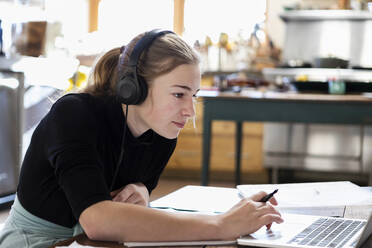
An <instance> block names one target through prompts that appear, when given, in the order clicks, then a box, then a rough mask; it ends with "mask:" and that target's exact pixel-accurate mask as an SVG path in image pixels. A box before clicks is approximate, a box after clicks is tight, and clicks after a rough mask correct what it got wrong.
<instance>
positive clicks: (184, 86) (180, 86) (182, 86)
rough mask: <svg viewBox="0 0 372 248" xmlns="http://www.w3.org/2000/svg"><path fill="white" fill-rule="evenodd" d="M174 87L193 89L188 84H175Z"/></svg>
mask: <svg viewBox="0 0 372 248" xmlns="http://www.w3.org/2000/svg"><path fill="white" fill-rule="evenodd" d="M172 87H179V88H182V89H185V90H188V91H191V88H190V87H188V86H186V85H179V84H175V85H172Z"/></svg>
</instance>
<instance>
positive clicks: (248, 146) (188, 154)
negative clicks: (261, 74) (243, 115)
mask: <svg viewBox="0 0 372 248" xmlns="http://www.w3.org/2000/svg"><path fill="white" fill-rule="evenodd" d="M202 122H203V102H202V100H198V102H197V103H196V120H195V128H194V125H193V121H192V120H190V121H189V122H188V123H187V124H186V126H185V128H184V129H183V130H182V131H181V133H180V135H179V136H178V142H177V147H176V150H175V152H174V153H173V155H172V157H171V159H170V161H169V163H168V166H167V169H166V170H177V169H179V170H191V171H195V172H196V171H198V172H201V160H202V132H203V123H202ZM262 137H263V124H262V123H258V122H257V123H254V122H249V123H248V122H245V123H243V138H242V160H241V168H242V173H249V172H255V173H257V172H262V171H264V169H263V166H262V140H263V139H262ZM234 154H235V123H234V122H231V121H214V122H213V124H212V149H211V165H210V169H211V171H212V173H213V172H214V171H218V172H231V173H233V172H234V171H235V163H234V161H235V160H234Z"/></svg>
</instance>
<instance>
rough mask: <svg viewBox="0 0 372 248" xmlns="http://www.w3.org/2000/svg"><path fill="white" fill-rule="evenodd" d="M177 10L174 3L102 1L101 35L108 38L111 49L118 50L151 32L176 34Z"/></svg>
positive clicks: (152, 0)
mask: <svg viewBox="0 0 372 248" xmlns="http://www.w3.org/2000/svg"><path fill="white" fill-rule="evenodd" d="M173 6H174V5H173V0H156V1H154V0H136V1H132V0H101V2H100V4H99V10H98V31H99V32H100V33H101V32H102V33H104V35H105V36H106V37H107V39H106V41H107V42H108V43H110V44H106V45H107V46H109V47H115V46H121V45H123V44H126V43H128V42H129V41H130V40H131V39H132V38H133V37H134V36H136V35H138V34H139V33H141V32H145V31H148V30H151V29H155V28H162V29H169V30H172V29H173ZM106 41H105V42H106Z"/></svg>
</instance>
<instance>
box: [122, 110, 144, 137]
mask: <svg viewBox="0 0 372 248" xmlns="http://www.w3.org/2000/svg"><path fill="white" fill-rule="evenodd" d="M121 107H122V109H123V113H124V116H125V114H126V105H125V104H122V105H121ZM127 125H128V128H129V130H130V132H131V133H132V135H133V136H134V137H135V138H137V137H139V136H141V135H142V134H143V133H144V132H146V131H147V130H149V128H148V127H147V126H146V125H145V124H144V122H143V121H142V118H141V117H140V116H139V115H138V113H137V111H136V107H135V106H133V105H129V106H128V117H127Z"/></svg>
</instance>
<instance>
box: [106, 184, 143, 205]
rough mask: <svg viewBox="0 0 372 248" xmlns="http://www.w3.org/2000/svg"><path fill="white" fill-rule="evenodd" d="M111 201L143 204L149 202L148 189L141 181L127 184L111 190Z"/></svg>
mask: <svg viewBox="0 0 372 248" xmlns="http://www.w3.org/2000/svg"><path fill="white" fill-rule="evenodd" d="M110 195H111V197H112V200H113V201H116V202H126V203H133V204H138V205H143V206H148V204H149V198H150V197H149V191H148V190H147V188H146V186H145V185H143V183H132V184H128V185H126V186H124V187H122V188H120V189H117V190H115V191H112V192H111V194H110Z"/></svg>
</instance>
